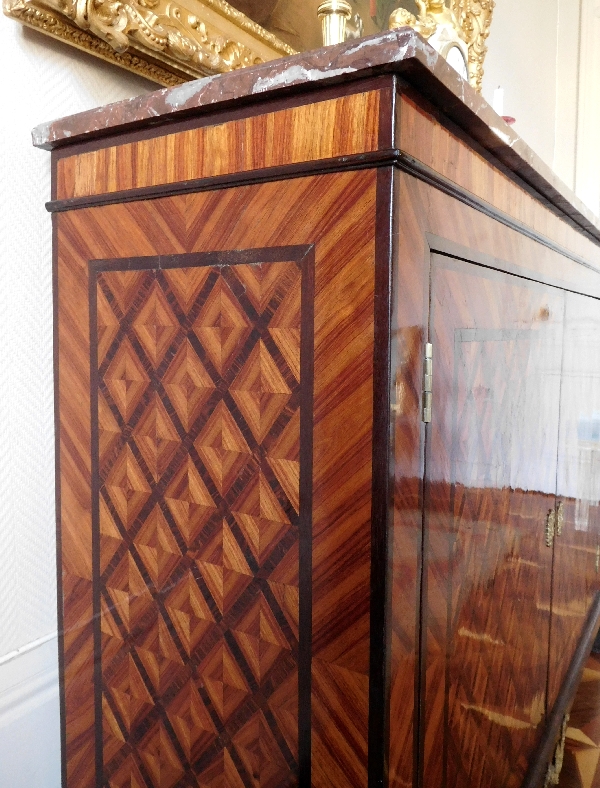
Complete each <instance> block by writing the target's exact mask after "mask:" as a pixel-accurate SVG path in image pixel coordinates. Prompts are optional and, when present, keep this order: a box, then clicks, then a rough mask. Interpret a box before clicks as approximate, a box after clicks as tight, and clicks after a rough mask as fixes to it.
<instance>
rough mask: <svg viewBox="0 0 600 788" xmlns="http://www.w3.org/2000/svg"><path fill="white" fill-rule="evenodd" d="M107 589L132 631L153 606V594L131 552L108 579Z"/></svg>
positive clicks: (121, 618) (124, 624)
mask: <svg viewBox="0 0 600 788" xmlns="http://www.w3.org/2000/svg"><path fill="white" fill-rule="evenodd" d="M106 590H107V591H108V594H109V596H110V598H111V601H112V603H113V606H114V612H115V613H116V614H117V615H118V616H119V618H120V620H121V622H122V625H123V627H124V628H125V629H126V630H128V631H132V630H133V629H135V627H136V625H137V624H138V622H139V621H140V620H141V619H142V618H143V616H144V614H145V613H147V611H148V608H150V607H151V606H152V603H153V600H152V595H151V593H150V591H149V589H148V586H147V585H146V583H145V582H144V578H143V577H142V575H141V573H140V570H139V568H138V566H137V564H136V561H135V558H134V557H133V555H132V554H131V553H129V552H127V553H123V555H122V557H121V560H120V561H119V562H118V564H117V566H116V567H115V568H114V570H113V571H112V572H111V574H110V575H109V577H108V578H107V579H106Z"/></svg>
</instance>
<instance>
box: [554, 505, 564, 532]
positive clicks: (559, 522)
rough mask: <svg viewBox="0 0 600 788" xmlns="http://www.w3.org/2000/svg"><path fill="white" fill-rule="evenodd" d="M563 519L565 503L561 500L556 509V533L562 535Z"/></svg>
mask: <svg viewBox="0 0 600 788" xmlns="http://www.w3.org/2000/svg"><path fill="white" fill-rule="evenodd" d="M564 521H565V505H564V503H563V502H562V501H561V502H560V503H559V504H558V508H557V509H556V535H557V536H561V535H562V529H563V523H564Z"/></svg>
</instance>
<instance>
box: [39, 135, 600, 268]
mask: <svg viewBox="0 0 600 788" xmlns="http://www.w3.org/2000/svg"><path fill="white" fill-rule="evenodd" d="M386 166H395V167H397V168H398V169H399V170H402V171H403V172H406V173H408V174H409V175H413V176H415V177H416V178H418V179H419V180H421V181H424V182H425V183H428V184H429V185H431V186H435V188H437V189H439V190H440V191H442V192H444V194H447V195H449V196H450V197H454V198H455V199H457V200H460V202H462V203H465V204H466V205H469V206H470V207H471V208H475V210H477V211H480V212H481V213H484V214H486V216H489V217H490V218H492V219H496V220H497V221H499V222H501V223H502V224H504V225H505V226H506V227H510V228H511V229H512V230H516V231H517V232H519V233H521V234H523V235H526V236H527V237H528V238H531V239H532V240H534V241H537V242H538V243H541V244H543V245H544V246H546V247H548V248H549V249H552V250H553V251H555V252H558V253H559V254H561V255H564V256H565V257H568V258H569V259H571V260H574V261H575V262H577V263H579V264H580V265H583V266H586V267H587V268H591V269H592V270H594V271H595V270H597V269H596V268H595V267H594V266H592V265H590V263H589V262H588V261H587V260H585V259H584V258H583V257H580V256H579V255H576V254H574V253H573V252H571V251H569V250H568V249H566V248H564V247H563V246H560V245H559V244H556V243H554V242H553V241H552V240H551V239H550V238H548V237H547V236H545V235H542V234H541V233H539V232H537V231H536V230H534V229H532V228H531V227H528V226H527V225H526V224H523V222H520V221H519V220H517V219H515V218H513V217H512V216H509V215H508V214H506V213H504V211H500V210H498V209H497V208H495V207H494V206H493V205H490V204H489V203H488V202H486V201H485V200H482V199H481V198H479V197H477V196H476V195H474V194H473V193H472V192H469V191H467V189H464V188H463V187H462V186H459V185H458V184H456V183H454V182H453V181H451V180H450V179H449V178H446V177H444V176H443V175H440V174H439V173H437V172H435V170H433V169H432V168H431V167H428V166H427V165H426V164H423V163H422V162H420V161H418V160H417V159H415V158H414V157H413V156H410V155H408V154H406V153H403V152H402V151H399V150H395V149H389V150H380V151H373V152H369V153H360V154H353V155H350V156H337V157H334V158H331V159H321V160H318V161H311V162H301V163H298V164H286V165H281V166H277V167H266V168H264V169H259V170H251V171H248V172H238V173H233V174H231V175H220V176H215V177H212V178H196V179H193V180H189V181H180V182H179V183H169V184H163V185H159V186H147V187H142V188H139V189H127V190H126V191H120V192H110V193H106V194H94V195H90V196H89V197H72V198H70V199H67V200H50V201H48V202H47V203H46V210H47V211H49V212H50V213H62V212H64V211H72V210H78V209H81V208H91V207H95V206H100V205H112V204H117V203H124V202H137V201H139V200H153V199H158V198H161V197H171V196H174V195H176V194H188V193H192V192H203V191H210V190H216V189H227V188H230V187H232V186H241V185H249V184H254V183H265V182H267V181H278V180H288V179H291V178H301V177H304V176H306V175H316V174H320V175H322V174H326V173H331V172H343V171H345V170H361V169H369V168H373V167H386ZM547 207H548V208H549V209H551V206H547ZM560 218H561V219H563V220H564V221H565V222H567V223H568V224H570V225H571V226H572V227H574V228H575V229H576V230H578V231H579V232H581V233H582V235H584V236H585V237H588V238H589V237H590V236H591V234H588V231H587V230H586V229H584V228H583V227H581V226H580V225H578V224H577V223H576V222H574V221H573V220H572V219H571V218H570V217H568V216H566V215H561V216H560ZM592 238H593V240H594V241H597V240H598V239H596V237H595V236H592Z"/></svg>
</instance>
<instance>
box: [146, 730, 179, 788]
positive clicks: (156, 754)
mask: <svg viewBox="0 0 600 788" xmlns="http://www.w3.org/2000/svg"><path fill="white" fill-rule="evenodd" d="M139 750H140V757H141V759H142V761H143V763H144V766H145V767H146V771H147V772H148V774H149V775H150V779H151V780H152V786H153V788H173V786H174V785H175V784H176V783H177V782H178V780H180V779H181V777H183V775H184V774H185V769H184V768H183V766H182V763H181V761H180V760H179V758H178V756H177V751H176V750H175V747H174V746H173V742H172V741H171V738H170V736H169V734H168V733H167V731H166V730H165V727H164V725H163V724H162V723H157V724H156V725H155V726H154V727H153V728H152V729H151V730H150V731H149V732H148V733H147V734H146V736H145V737H144V738H143V739H142V742H141V744H140V748H139Z"/></svg>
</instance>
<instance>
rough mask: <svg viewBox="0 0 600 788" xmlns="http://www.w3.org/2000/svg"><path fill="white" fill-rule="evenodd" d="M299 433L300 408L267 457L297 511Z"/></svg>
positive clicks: (298, 504)
mask: <svg viewBox="0 0 600 788" xmlns="http://www.w3.org/2000/svg"><path fill="white" fill-rule="evenodd" d="M299 434H300V409H298V410H296V411H295V413H294V415H293V416H292V418H291V419H290V420H289V422H288V424H287V426H286V427H285V429H284V430H283V432H282V433H281V435H280V436H279V438H278V439H277V440H276V441H275V443H274V445H273V446H272V447H271V449H270V450H269V455H268V457H267V461H268V463H269V465H270V466H271V470H272V471H273V473H274V474H275V476H276V477H277V481H278V482H279V484H280V485H281V486H282V488H283V491H284V492H285V494H286V495H287V497H288V498H289V501H290V503H291V504H292V506H293V507H294V509H295V510H296V512H299V511H300V461H299V460H300V457H299V447H298V435H299Z"/></svg>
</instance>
